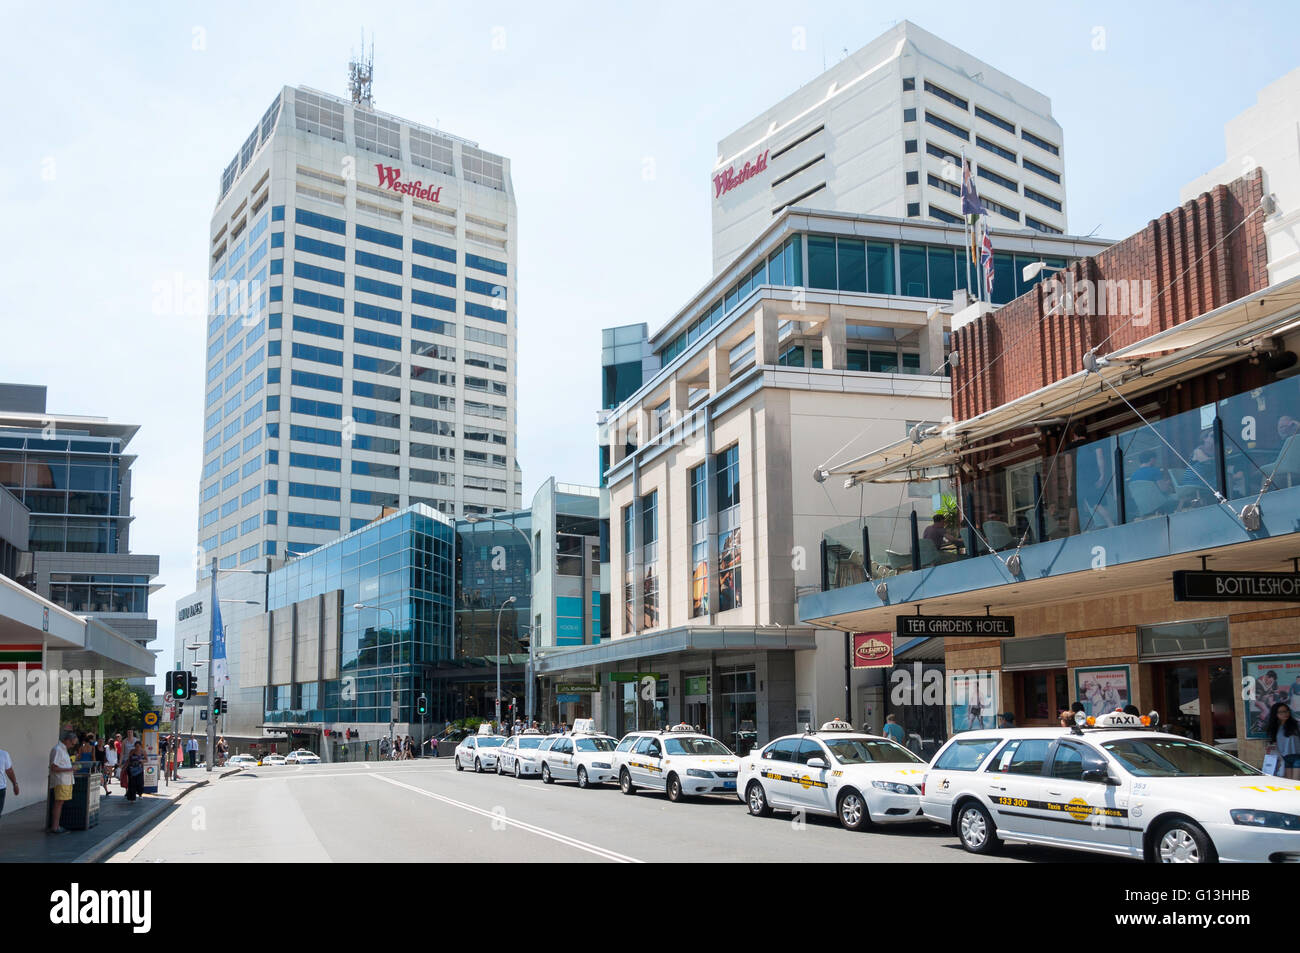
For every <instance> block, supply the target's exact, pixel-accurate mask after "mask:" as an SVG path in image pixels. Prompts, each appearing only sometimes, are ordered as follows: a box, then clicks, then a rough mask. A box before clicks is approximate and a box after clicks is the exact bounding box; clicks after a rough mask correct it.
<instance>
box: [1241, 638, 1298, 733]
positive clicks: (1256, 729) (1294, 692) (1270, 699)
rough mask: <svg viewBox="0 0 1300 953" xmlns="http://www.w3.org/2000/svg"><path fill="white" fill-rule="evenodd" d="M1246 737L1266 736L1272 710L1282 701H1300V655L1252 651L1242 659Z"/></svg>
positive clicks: (1288, 702) (1294, 703)
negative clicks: (1255, 652)
mask: <svg viewBox="0 0 1300 953" xmlns="http://www.w3.org/2000/svg"><path fill="white" fill-rule="evenodd" d="M1241 682H1242V692H1241V695H1242V700H1243V701H1242V704H1244V705H1245V706H1246V737H1247V738H1256V739H1263V738H1265V737H1267V736H1266V735H1265V733H1264V729H1265V727H1266V726H1267V725H1268V712H1269V709H1270V708H1272V707H1273V706H1274V705H1275V704H1277V703H1278V702H1285V703H1286V704H1287V706H1288V707H1290V708H1291V710H1292V711H1294V710H1295V707H1296V705H1300V655H1252V656H1246V657H1245V658H1243V659H1242V660H1241Z"/></svg>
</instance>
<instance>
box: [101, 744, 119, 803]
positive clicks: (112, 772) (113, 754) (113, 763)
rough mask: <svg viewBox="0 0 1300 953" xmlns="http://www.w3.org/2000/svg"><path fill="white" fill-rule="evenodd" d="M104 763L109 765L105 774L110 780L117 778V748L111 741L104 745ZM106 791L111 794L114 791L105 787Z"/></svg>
mask: <svg viewBox="0 0 1300 953" xmlns="http://www.w3.org/2000/svg"><path fill="white" fill-rule="evenodd" d="M104 763H105V764H106V765H107V768H105V770H104V774H105V775H106V776H107V777H108V779H109V780H110V781H111V780H114V779H116V778H117V748H116V747H115V746H114V745H113V744H112V743H111V742H110V743H109V744H106V745H105V746H104ZM104 793H105V794H111V793H112V792H111V791H109V790H108V788H105V789H104Z"/></svg>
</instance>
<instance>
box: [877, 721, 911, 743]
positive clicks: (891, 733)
mask: <svg viewBox="0 0 1300 953" xmlns="http://www.w3.org/2000/svg"><path fill="white" fill-rule="evenodd" d="M882 733H883V734H884V736H885V737H886V738H889V739H890V740H891V741H896V742H898V743H899V744H900V745H901V744H902V743H903V739H904V738H906V737H907V734H906V732H904V731H903V726H902V725H900V724H899V723H898V722H897V721H895V720H894V716H893V715H892V714H889V715H886V716H885V727H884V731H883V732H882Z"/></svg>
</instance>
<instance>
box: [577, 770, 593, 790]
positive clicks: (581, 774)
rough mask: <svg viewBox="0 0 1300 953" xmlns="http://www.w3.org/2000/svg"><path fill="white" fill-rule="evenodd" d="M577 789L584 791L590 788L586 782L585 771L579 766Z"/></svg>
mask: <svg viewBox="0 0 1300 953" xmlns="http://www.w3.org/2000/svg"><path fill="white" fill-rule="evenodd" d="M578 787H580V788H584V789H585V788H589V787H591V784H590V783H589V782H588V781H587V769H586V768H584V767H581V766H579V767H578Z"/></svg>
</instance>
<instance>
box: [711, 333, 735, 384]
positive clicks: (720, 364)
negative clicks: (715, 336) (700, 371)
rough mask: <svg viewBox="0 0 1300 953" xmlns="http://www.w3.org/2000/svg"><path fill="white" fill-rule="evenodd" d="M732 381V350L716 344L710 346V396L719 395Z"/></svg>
mask: <svg viewBox="0 0 1300 953" xmlns="http://www.w3.org/2000/svg"><path fill="white" fill-rule="evenodd" d="M730 383H731V350H730V349H729V348H725V347H718V346H717V345H716V344H715V345H713V346H712V347H710V348H709V396H710V397H715V396H717V394H718V393H719V392H720V391H721V390H723V389H724V388H725V387H726V386H727V385H728V384H730Z"/></svg>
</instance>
